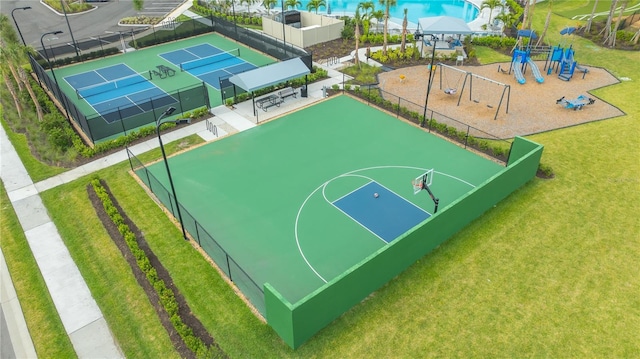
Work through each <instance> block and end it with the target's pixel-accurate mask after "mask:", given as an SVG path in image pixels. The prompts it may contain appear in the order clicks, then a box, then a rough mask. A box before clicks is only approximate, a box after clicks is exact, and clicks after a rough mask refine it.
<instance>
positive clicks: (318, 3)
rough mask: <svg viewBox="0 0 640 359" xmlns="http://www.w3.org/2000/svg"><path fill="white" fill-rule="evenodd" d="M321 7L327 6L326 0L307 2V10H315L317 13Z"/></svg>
mask: <svg viewBox="0 0 640 359" xmlns="http://www.w3.org/2000/svg"><path fill="white" fill-rule="evenodd" d="M321 7H324V8H326V7H327V3H326V2H325V1H324V0H310V1H309V3H308V4H307V10H308V11H309V12H311V11H313V10H315V12H316V14H317V13H318V10H320V8H321Z"/></svg>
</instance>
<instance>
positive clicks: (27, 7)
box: [11, 6, 31, 46]
mask: <svg viewBox="0 0 640 359" xmlns="http://www.w3.org/2000/svg"><path fill="white" fill-rule="evenodd" d="M29 9H31V6H25V7H17V8H15V9H13V10H11V18H12V19H13V23H14V24H16V29H18V34H20V39H22V44H23V45H24V46H27V43H26V42H24V37H22V31H20V26H18V22H17V21H16V17H15V16H13V12H14V11H16V10H29Z"/></svg>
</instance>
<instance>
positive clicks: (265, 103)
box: [256, 95, 283, 112]
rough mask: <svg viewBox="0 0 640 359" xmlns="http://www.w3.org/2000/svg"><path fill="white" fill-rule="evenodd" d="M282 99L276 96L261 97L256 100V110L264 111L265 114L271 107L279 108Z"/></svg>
mask: <svg viewBox="0 0 640 359" xmlns="http://www.w3.org/2000/svg"><path fill="white" fill-rule="evenodd" d="M282 101H283V100H282V97H280V96H276V95H269V96H266V97H262V98H259V99H257V100H256V106H257V107H258V108H261V109H263V110H264V112H267V109H268V108H269V107H271V106H277V107H280V104H281V103H282Z"/></svg>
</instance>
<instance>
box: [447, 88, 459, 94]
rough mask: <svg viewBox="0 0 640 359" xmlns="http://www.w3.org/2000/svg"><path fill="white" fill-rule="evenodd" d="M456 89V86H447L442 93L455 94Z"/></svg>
mask: <svg viewBox="0 0 640 359" xmlns="http://www.w3.org/2000/svg"><path fill="white" fill-rule="evenodd" d="M457 91H458V89H456V88H448V89H445V90H444V93H446V94H447V95H455V93H456V92H457Z"/></svg>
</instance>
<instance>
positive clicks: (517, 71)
mask: <svg viewBox="0 0 640 359" xmlns="http://www.w3.org/2000/svg"><path fill="white" fill-rule="evenodd" d="M511 66H512V68H513V74H514V75H515V77H516V80H518V83H519V84H521V85H522V84H524V83H525V82H527V80H525V79H524V75H522V69H521V68H520V63H519V61H518V60H515V61H514V62H513V63H512V64H511ZM536 69H537V67H536Z"/></svg>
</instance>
